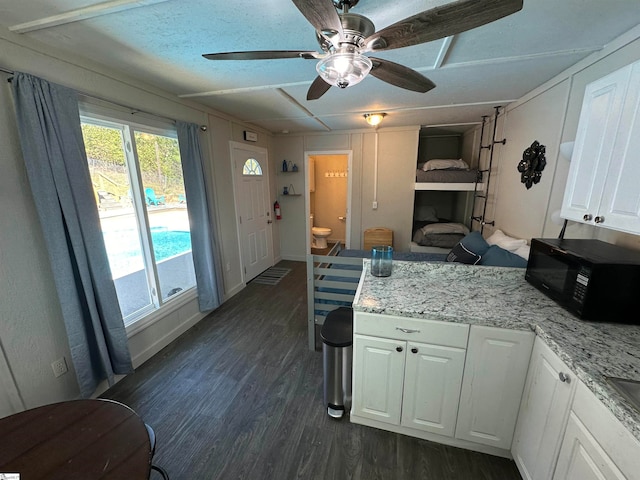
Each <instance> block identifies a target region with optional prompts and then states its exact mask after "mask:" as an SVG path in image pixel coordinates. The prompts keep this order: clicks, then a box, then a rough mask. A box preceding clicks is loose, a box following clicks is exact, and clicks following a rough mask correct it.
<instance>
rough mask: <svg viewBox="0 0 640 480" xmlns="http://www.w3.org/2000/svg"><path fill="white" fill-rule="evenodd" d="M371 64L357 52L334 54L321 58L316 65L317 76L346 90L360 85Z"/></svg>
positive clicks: (367, 58)
mask: <svg viewBox="0 0 640 480" xmlns="http://www.w3.org/2000/svg"><path fill="white" fill-rule="evenodd" d="M371 67H373V63H372V62H371V60H370V59H369V57H366V56H364V55H361V54H360V53H357V52H336V53H333V54H331V55H329V56H328V57H325V58H323V59H322V60H320V61H319V62H318V64H317V65H316V70H317V72H318V75H320V76H321V77H322V79H323V80H324V81H325V82H327V83H328V84H329V85H333V86H335V87H339V88H347V87H350V86H352V85H355V84H357V83H360V82H361V81H362V79H363V78H364V77H366V76H367V75H368V74H369V72H370V71H371Z"/></svg>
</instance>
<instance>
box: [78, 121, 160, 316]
mask: <svg viewBox="0 0 640 480" xmlns="http://www.w3.org/2000/svg"><path fill="white" fill-rule="evenodd" d="M82 133H83V136H84V142H85V149H86V151H87V160H88V162H89V171H90V174H91V180H92V183H93V189H94V192H95V195H96V202H97V204H98V210H99V215H100V224H101V227H102V235H103V237H104V242H105V246H106V250H107V256H108V257H109V266H110V267H111V275H112V278H113V280H114V283H115V287H116V292H117V295H118V303H119V304H120V309H121V310H122V315H123V317H124V318H125V319H126V318H127V317H131V316H133V315H134V314H135V313H136V312H139V311H141V310H144V309H148V308H149V307H152V306H153V303H152V298H151V294H150V288H149V283H148V281H147V278H148V276H147V275H146V273H145V268H144V257H143V253H142V247H141V243H140V232H139V228H138V222H137V221H136V216H135V212H134V208H133V204H132V202H131V186H130V182H129V174H128V171H127V162H126V156H125V153H124V148H123V145H124V143H123V134H122V130H121V129H119V128H111V127H106V126H102V125H93V124H88V123H83V124H82Z"/></svg>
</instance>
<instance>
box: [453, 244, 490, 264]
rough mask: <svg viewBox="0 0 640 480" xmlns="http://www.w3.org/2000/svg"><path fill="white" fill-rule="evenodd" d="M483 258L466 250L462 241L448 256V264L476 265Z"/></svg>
mask: <svg viewBox="0 0 640 480" xmlns="http://www.w3.org/2000/svg"><path fill="white" fill-rule="evenodd" d="M481 258H482V257H481V256H480V255H477V254H475V253H473V252H472V251H470V250H468V249H467V248H465V246H464V245H463V244H462V240H461V241H460V242H458V243H457V244H456V245H455V246H454V247H453V248H452V249H451V251H450V252H449V254H448V255H447V258H446V261H447V262H458V263H466V264H467V265H475V264H476V263H478V262H479V261H480V259H481Z"/></svg>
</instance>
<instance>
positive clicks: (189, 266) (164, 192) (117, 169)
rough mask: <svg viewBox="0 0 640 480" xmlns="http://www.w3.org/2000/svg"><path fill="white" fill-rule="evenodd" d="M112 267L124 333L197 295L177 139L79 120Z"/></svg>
mask: <svg viewBox="0 0 640 480" xmlns="http://www.w3.org/2000/svg"><path fill="white" fill-rule="evenodd" d="M82 132H83V136H84V141H85V149H86V151H87V160H88V162H89V170H90V174H91V181H92V183H93V189H94V192H95V195H96V203H97V206H98V211H99V215H100V223H101V228H102V234H103V237H104V241H105V246H106V250H107V255H108V257H109V266H110V268H111V274H112V277H113V280H114V283H115V286H116V292H117V294H118V302H119V304H120V308H121V310H122V314H123V317H124V320H125V325H129V324H131V323H133V322H135V321H136V320H138V319H140V318H142V317H143V316H145V315H147V314H149V313H151V312H152V311H154V310H156V309H158V308H161V307H162V305H163V304H164V303H166V302H167V301H168V300H170V299H172V298H175V297H176V296H178V295H180V294H181V293H183V292H186V291H188V290H189V289H191V288H193V287H195V284H196V282H195V273H194V269H193V259H192V256H191V234H190V229H189V218H188V213H187V199H186V196H185V191H184V181H183V178H182V165H181V160H180V151H179V146H178V140H177V138H176V134H175V131H166V130H161V129H156V128H151V127H145V126H141V125H137V124H128V123H123V122H119V121H112V120H110V119H105V118H93V117H87V116H83V117H82Z"/></svg>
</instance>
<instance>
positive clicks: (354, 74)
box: [203, 0, 523, 100]
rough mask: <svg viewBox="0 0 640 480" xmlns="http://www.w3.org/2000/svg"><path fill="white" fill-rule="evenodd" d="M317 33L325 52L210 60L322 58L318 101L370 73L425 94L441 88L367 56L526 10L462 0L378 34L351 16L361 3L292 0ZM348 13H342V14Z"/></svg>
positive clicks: (313, 93)
mask: <svg viewBox="0 0 640 480" xmlns="http://www.w3.org/2000/svg"><path fill="white" fill-rule="evenodd" d="M292 1H293V3H294V4H295V6H296V7H297V8H298V10H300V12H301V13H302V14H303V15H304V16H305V18H306V19H307V20H308V21H309V22H310V23H311V25H313V27H314V28H315V29H316V36H317V39H318V43H319V44H320V49H321V50H322V52H314V51H311V52H302V51H295V50H264V51H248V52H223V53H209V54H205V55H203V57H205V58H207V59H209V60H268V59H281V58H304V59H308V60H309V59H316V60H319V62H318V64H317V65H316V70H317V72H318V77H316V79H315V80H314V81H313V83H312V84H311V87H310V88H309V91H308V92H307V100H316V99H318V98H320V97H321V96H322V95H324V94H325V93H326V92H327V90H329V88H331V87H332V86H336V87H339V88H346V87H349V86H352V85H355V84H357V83H359V82H360V81H361V80H362V79H363V78H364V77H366V76H367V75H368V74H369V73H371V75H373V76H374V77H376V78H378V79H379V80H382V81H383V82H386V83H389V84H391V85H395V86H396V87H400V88H404V89H407V90H412V91H415V92H420V93H425V92H428V91H429V90H431V89H432V88H435V84H434V83H433V82H432V81H431V80H429V79H428V78H426V77H425V76H423V75H422V74H420V73H418V72H416V71H415V70H412V69H411V68H408V67H405V66H403V65H400V64H397V63H394V62H390V61H389V60H384V59H381V58H375V57H367V56H365V55H364V54H365V53H368V52H380V51H384V50H391V49H394V48H401V47H408V46H411V45H418V44H420V43H426V42H431V41H433V40H438V39H440V38H444V37H448V36H451V35H455V34H457V33H461V32H464V31H467V30H471V29H472V28H476V27H479V26H481V25H485V24H487V23H491V22H493V21H495V20H498V19H500V18H502V17H506V16H507V15H511V14H512V13H515V12H517V11H519V10H521V9H522V2H523V0H457V1H454V2H451V3H448V4H446V5H442V6H439V7H435V8H432V9H429V10H425V11H424V12H421V13H418V14H417V15H414V16H412V17H408V18H405V19H404V20H401V21H399V22H396V23H394V24H392V25H389V26H388V27H386V28H383V29H382V30H380V31H378V32H376V31H375V27H374V25H373V22H371V20H369V19H368V18H367V17H365V16H363V15H358V14H355V13H350V12H349V9H350V8H352V7H355V6H356V4H357V3H358V1H359V0H292ZM338 10H342V13H338Z"/></svg>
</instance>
